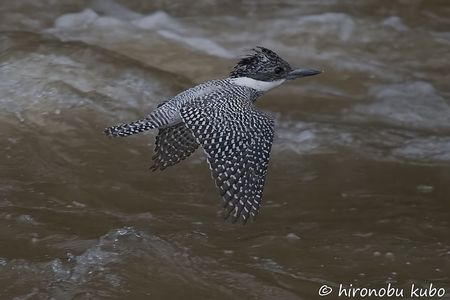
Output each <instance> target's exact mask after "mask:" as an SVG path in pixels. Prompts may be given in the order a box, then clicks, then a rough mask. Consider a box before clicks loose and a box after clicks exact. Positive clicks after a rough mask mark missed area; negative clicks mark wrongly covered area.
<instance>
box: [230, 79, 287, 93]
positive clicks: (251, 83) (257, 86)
mask: <svg viewBox="0 0 450 300" xmlns="http://www.w3.org/2000/svg"><path fill="white" fill-rule="evenodd" d="M285 81H286V79H278V80H275V81H261V80H256V79H253V78H250V77H238V78H232V79H231V82H232V83H234V84H236V85H240V86H245V87H249V88H252V89H254V90H257V91H258V92H266V91H268V90H271V89H273V88H274V87H277V86H279V85H280V84H282V83H283V82H285Z"/></svg>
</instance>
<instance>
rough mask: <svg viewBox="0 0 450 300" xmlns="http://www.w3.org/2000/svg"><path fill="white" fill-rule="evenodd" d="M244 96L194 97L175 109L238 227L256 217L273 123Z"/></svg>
mask: <svg viewBox="0 0 450 300" xmlns="http://www.w3.org/2000/svg"><path fill="white" fill-rule="evenodd" d="M247 94H248V95H247V96H248V97H247V96H245V97H244V96H243V95H242V94H241V97H240V99H234V97H224V96H223V95H222V96H221V95H217V94H216V97H215V98H216V99H214V100H209V101H204V100H201V99H200V100H199V101H196V102H194V103H191V104H190V105H187V106H184V107H183V108H182V109H181V111H180V114H181V118H182V119H183V122H184V123H185V124H186V126H187V127H188V128H189V129H190V130H192V133H193V134H194V136H195V138H196V139H197V141H198V143H200V144H201V145H202V147H203V149H204V150H205V152H206V155H207V159H208V163H209V166H210V169H211V172H212V176H213V178H214V179H215V182H216V186H217V187H218V189H219V191H220V195H221V196H222V198H223V200H224V202H225V207H226V208H228V214H227V217H229V216H230V215H231V216H232V218H233V221H236V220H237V219H239V218H242V220H243V222H244V223H245V222H246V221H247V220H248V219H249V217H250V216H252V217H255V216H256V214H257V213H258V209H259V205H260V203H261V198H262V193H263V188H264V182H265V178H266V173H267V165H268V162H269V155H270V149H271V147H272V141H273V128H274V121H273V119H272V118H270V117H269V116H267V115H265V114H264V113H262V112H260V111H259V110H257V109H256V108H255V107H254V105H253V103H252V101H251V100H252V97H253V96H254V95H251V93H247ZM227 98H228V99H227ZM230 98H231V99H230ZM233 99H234V100H233Z"/></svg>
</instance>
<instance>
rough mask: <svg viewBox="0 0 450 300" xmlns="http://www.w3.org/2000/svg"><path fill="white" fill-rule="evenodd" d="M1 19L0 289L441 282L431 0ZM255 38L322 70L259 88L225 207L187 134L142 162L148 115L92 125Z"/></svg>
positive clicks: (271, 289) (445, 109) (155, 290)
mask: <svg viewBox="0 0 450 300" xmlns="http://www.w3.org/2000/svg"><path fill="white" fill-rule="evenodd" d="M0 31H1V32H0V149H1V150H0V151H1V156H0V157H1V158H0V160H1V164H0V182H1V183H0V298H1V299H49V298H51V299H99V298H116V299H123V298H125V297H126V298H129V299H321V298H322V297H319V295H318V290H319V288H320V287H321V286H322V285H327V286H330V287H332V288H333V289H334V290H333V292H332V294H331V295H329V296H327V297H324V298H323V299H339V298H340V299H345V298H346V297H345V296H341V297H338V294H337V293H338V292H337V291H338V289H339V285H340V284H343V285H344V286H345V287H349V286H350V284H352V285H353V287H360V288H364V287H365V288H373V289H378V290H379V289H380V288H383V287H386V286H387V285H388V283H391V285H392V286H394V287H396V288H399V289H404V297H401V298H405V299H406V298H408V297H409V296H410V288H411V285H412V284H415V285H416V286H420V287H423V288H428V287H429V285H430V284H431V283H432V284H433V286H434V287H438V288H443V289H446V294H445V295H444V296H443V297H442V298H444V299H450V234H449V229H450V224H449V222H450V89H449V82H450V76H449V74H450V73H449V69H450V47H449V46H450V4H449V3H448V1H419V0H418V1H389V2H385V1H383V2H380V1H325V0H324V1H302V2H298V1H284V2H280V1H277V2H275V1H273V2H272V1H258V2H257V1H231V2H230V1H229V2H226V4H225V2H222V1H214V0H213V1H198V2H195V3H194V4H188V2H184V1H178V2H174V1H153V2H151V3H150V2H146V1H138V0H132V1H116V2H113V1H104V0H99V1H93V2H91V1H75V0H73V1H32V0H26V1H14V2H9V1H2V2H1V4H0ZM256 45H262V46H266V47H269V48H272V49H274V50H276V51H277V52H279V53H280V54H281V55H282V56H283V57H285V58H286V60H288V61H289V62H291V64H292V65H294V66H299V67H316V68H321V69H324V70H325V71H326V72H325V73H324V74H322V75H320V76H315V77H311V78H306V79H303V80H298V81H296V82H292V83H289V84H286V85H284V86H282V87H281V88H278V89H276V90H274V91H271V92H270V93H268V94H267V95H265V96H264V97H263V98H262V99H261V100H260V101H259V106H260V107H261V108H262V109H264V110H266V111H268V112H270V113H272V114H273V115H275V116H276V119H277V131H276V140H275V143H274V146H273V151H272V156H271V162H270V166H269V175H268V180H267V184H266V190H265V195H264V205H263V207H262V209H261V214H260V216H259V218H258V220H257V221H256V222H253V223H250V224H248V225H246V226H242V225H238V224H234V225H233V224H229V223H228V222H224V221H223V219H222V215H221V213H222V211H221V201H220V199H219V196H218V194H217V192H216V190H215V188H214V185H213V182H212V180H211V178H210V175H209V170H208V167H207V164H206V162H205V159H204V156H203V154H202V153H201V151H197V152H196V153H195V154H194V156H193V157H191V158H189V159H188V160H186V161H184V162H182V163H181V164H180V165H177V166H175V167H172V168H169V169H167V170H165V171H164V172H155V173H152V172H150V171H148V167H149V166H150V163H151V162H150V158H151V155H152V154H151V153H152V147H153V139H154V133H149V134H144V135H140V136H133V137H130V138H127V139H108V138H106V137H105V136H103V134H102V130H103V128H104V127H106V126H110V125H113V124H116V123H119V122H121V121H129V120H133V119H136V118H139V117H142V116H144V115H145V114H146V113H147V112H149V111H151V110H152V109H153V108H154V107H155V106H156V105H157V104H158V103H159V102H161V101H162V100H164V98H165V97H168V96H171V95H174V94H176V93H178V92H179V91H181V90H183V89H185V88H187V87H189V86H191V85H193V84H194V83H199V82H201V81H203V80H206V79H212V78H220V77H224V76H226V75H227V73H228V72H229V70H230V68H231V67H232V66H233V64H234V63H235V62H236V57H238V56H241V55H244V54H246V53H247V52H248V51H247V50H246V49H250V48H252V47H254V46H256ZM347 298H348V297H347ZM354 298H356V299H357V298H360V297H358V296H356V297H354ZM391 299H393V298H391ZM422 299H431V297H424V298H422Z"/></svg>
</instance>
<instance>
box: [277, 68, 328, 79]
mask: <svg viewBox="0 0 450 300" xmlns="http://www.w3.org/2000/svg"><path fill="white" fill-rule="evenodd" d="M322 72H323V71H317V70H314V69H296V70H294V71H291V72H290V73H289V74H288V76H287V77H286V79H288V80H292V79H296V78H300V77H306V76H313V75H317V74H320V73H322Z"/></svg>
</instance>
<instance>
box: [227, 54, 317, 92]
mask: <svg viewBox="0 0 450 300" xmlns="http://www.w3.org/2000/svg"><path fill="white" fill-rule="evenodd" d="M253 51H254V52H253V53H252V54H251V55H249V56H246V57H244V58H242V59H241V60H240V61H239V62H238V63H237V65H236V66H235V67H234V69H233V71H231V73H230V78H233V79H234V81H235V82H236V84H238V85H243V86H248V87H252V88H255V89H256V90H259V91H267V90H269V89H271V88H274V87H276V86H278V85H280V84H282V83H283V82H285V81H286V80H292V79H297V78H300V77H306V76H312V75H316V74H320V73H322V72H321V71H317V70H314V69H292V68H291V66H290V65H289V64H288V63H287V62H286V61H285V60H284V59H282V58H281V57H279V56H278V55H277V54H276V53H275V52H273V51H272V50H269V49H267V48H263V47H257V48H255V49H253Z"/></svg>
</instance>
